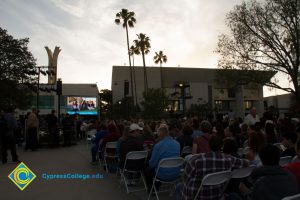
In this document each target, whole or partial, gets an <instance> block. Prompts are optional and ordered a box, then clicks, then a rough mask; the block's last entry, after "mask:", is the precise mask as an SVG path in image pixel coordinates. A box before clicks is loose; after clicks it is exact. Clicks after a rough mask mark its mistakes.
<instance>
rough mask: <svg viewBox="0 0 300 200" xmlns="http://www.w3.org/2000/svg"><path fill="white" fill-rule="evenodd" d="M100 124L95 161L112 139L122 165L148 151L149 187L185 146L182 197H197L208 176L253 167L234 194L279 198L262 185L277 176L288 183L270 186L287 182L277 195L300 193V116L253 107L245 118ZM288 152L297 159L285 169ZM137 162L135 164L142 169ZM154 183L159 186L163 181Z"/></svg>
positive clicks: (215, 195) (165, 175)
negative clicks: (265, 113)
mask: <svg viewBox="0 0 300 200" xmlns="http://www.w3.org/2000/svg"><path fill="white" fill-rule="evenodd" d="M99 125H100V127H99V128H97V134H96V137H95V140H94V142H95V144H94V146H93V147H92V161H93V162H95V158H96V156H95V153H97V151H95V150H100V152H103V151H104V149H105V145H106V143H107V142H112V141H115V142H117V154H118V156H119V159H118V166H119V167H120V168H122V167H124V162H125V159H126V155H127V154H128V153H129V152H132V151H140V150H146V151H148V159H147V162H146V163H145V166H144V177H145V179H146V183H147V188H148V190H149V189H150V188H151V186H152V184H153V177H154V176H155V174H156V172H157V168H158V164H159V162H160V161H161V160H162V159H164V158H173V157H180V156H182V154H181V152H182V150H183V148H184V147H190V148H191V150H192V151H191V155H189V156H187V157H186V159H185V164H184V168H183V169H182V170H183V174H182V182H181V183H178V186H177V193H176V194H177V197H178V199H193V197H194V196H195V194H196V192H197V190H198V188H199V186H200V183H201V181H202V179H203V177H204V176H205V175H207V174H210V173H213V172H219V171H225V170H233V169H238V168H244V167H247V166H255V167H256V169H255V170H254V171H253V173H252V175H251V177H250V178H249V179H247V181H245V182H244V181H239V182H238V184H233V185H234V187H236V188H234V189H232V190H230V192H232V191H234V192H235V193H238V194H237V196H235V197H234V198H241V199H242V198H243V197H245V196H247V195H248V196H249V195H251V198H253V199H274V198H271V197H270V196H268V194H266V195H265V196H264V197H260V193H262V192H261V190H260V189H259V188H260V187H261V186H260V185H264V187H266V188H267V187H269V185H268V184H266V183H269V181H270V180H271V181H272V180H273V178H274V180H281V179H282V180H283V181H282V183H281V182H280V181H279V182H278V185H273V186H274V187H273V188H272V187H271V185H272V184H271V185H270V187H269V188H267V189H265V191H272V190H273V189H274V188H276V187H280V186H281V187H282V188H281V190H278V193H274V194H273V196H274V195H275V196H276V195H277V196H278V197H277V198H275V199H281V198H283V197H285V196H288V195H293V194H296V193H299V189H300V187H299V185H298V184H299V183H300V172H299V171H300V150H299V149H300V144H299V143H300V142H299V140H300V139H299V135H300V133H299V127H300V123H299V120H298V121H297V120H296V119H276V118H274V119H269V118H268V119H264V118H258V115H257V114H256V110H255V109H254V108H253V109H252V110H251V112H250V114H249V115H248V116H247V117H246V118H245V120H243V119H239V118H237V119H235V118H231V119H230V118H228V117H227V118H226V117H225V118H223V119H219V120H216V121H211V120H207V119H198V118H190V119H189V118H188V119H178V120H174V119H172V120H160V121H154V120H151V121H146V120H142V119H140V120H134V119H132V120H130V121H128V120H119V121H107V122H101V123H100V124H99ZM104 127H107V128H106V129H105V128H104ZM104 130H105V133H104V132H103V131H104ZM278 144H281V145H278ZM274 147H275V148H274ZM268 156H269V157H268ZM284 156H290V157H291V162H290V163H289V164H287V165H286V166H285V167H282V166H279V160H280V157H284ZM131 165H132V166H131V168H134V167H136V166H135V165H134V164H131ZM268 169H270V174H268ZM168 170H169V169H168ZM180 173H181V172H180V169H173V171H172V170H171V171H164V170H160V171H159V172H158V176H159V177H160V178H161V179H163V180H168V179H174V178H175V177H178V174H180ZM266 174H267V175H270V176H271V177H270V179H266V180H264V181H261V177H264V176H266ZM273 176H278V177H273ZM258 181H261V182H258ZM270 183H271V182H270ZM284 184H286V185H290V187H289V189H288V190H285V189H284V188H285V185H284ZM154 185H155V187H156V189H157V190H158V189H159V187H160V182H157V183H154ZM295 188H296V189H295ZM223 190H225V189H224V188H222V186H219V187H212V188H204V189H203V191H201V192H200V193H199V195H198V199H220V198H221V197H222V195H223V194H222V191H223ZM226 191H228V190H226ZM270 195H271V194H270ZM229 197H232V196H230V195H229Z"/></svg>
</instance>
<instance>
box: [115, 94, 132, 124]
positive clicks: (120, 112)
mask: <svg viewBox="0 0 300 200" xmlns="http://www.w3.org/2000/svg"><path fill="white" fill-rule="evenodd" d="M132 102H133V101H132V97H124V98H123V99H120V100H119V101H117V102H116V103H114V104H113V106H112V113H111V117H112V118H119V119H120V118H122V119H130V118H131V117H132V116H135V114H136V113H135V110H137V109H136V108H135V107H134V105H133V103H132Z"/></svg>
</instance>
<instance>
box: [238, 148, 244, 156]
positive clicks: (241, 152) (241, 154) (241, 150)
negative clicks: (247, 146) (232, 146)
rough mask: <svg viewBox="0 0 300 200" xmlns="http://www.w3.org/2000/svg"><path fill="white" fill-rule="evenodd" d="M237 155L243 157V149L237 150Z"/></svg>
mask: <svg viewBox="0 0 300 200" xmlns="http://www.w3.org/2000/svg"><path fill="white" fill-rule="evenodd" d="M237 154H238V155H239V156H241V157H242V156H243V155H244V148H238V150H237Z"/></svg>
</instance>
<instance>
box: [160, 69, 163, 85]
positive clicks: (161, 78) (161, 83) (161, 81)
mask: <svg viewBox="0 0 300 200" xmlns="http://www.w3.org/2000/svg"><path fill="white" fill-rule="evenodd" d="M160 87H161V88H163V75H162V64H161V63H160Z"/></svg>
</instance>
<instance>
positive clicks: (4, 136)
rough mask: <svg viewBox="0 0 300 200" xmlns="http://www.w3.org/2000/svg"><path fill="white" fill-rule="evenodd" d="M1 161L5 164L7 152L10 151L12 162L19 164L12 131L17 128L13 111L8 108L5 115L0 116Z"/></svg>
mask: <svg viewBox="0 0 300 200" xmlns="http://www.w3.org/2000/svg"><path fill="white" fill-rule="evenodd" d="M1 124H2V128H1V129H2V130H1V146H2V148H1V159H2V163H3V164H5V163H7V150H8V149H10V152H11V157H12V161H13V162H17V163H19V162H20V161H19V159H18V155H17V150H16V138H15V135H14V131H15V130H16V128H17V120H16V118H15V116H14V109H13V108H12V107H9V108H8V109H7V111H6V113H5V114H4V113H2V116H1Z"/></svg>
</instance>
